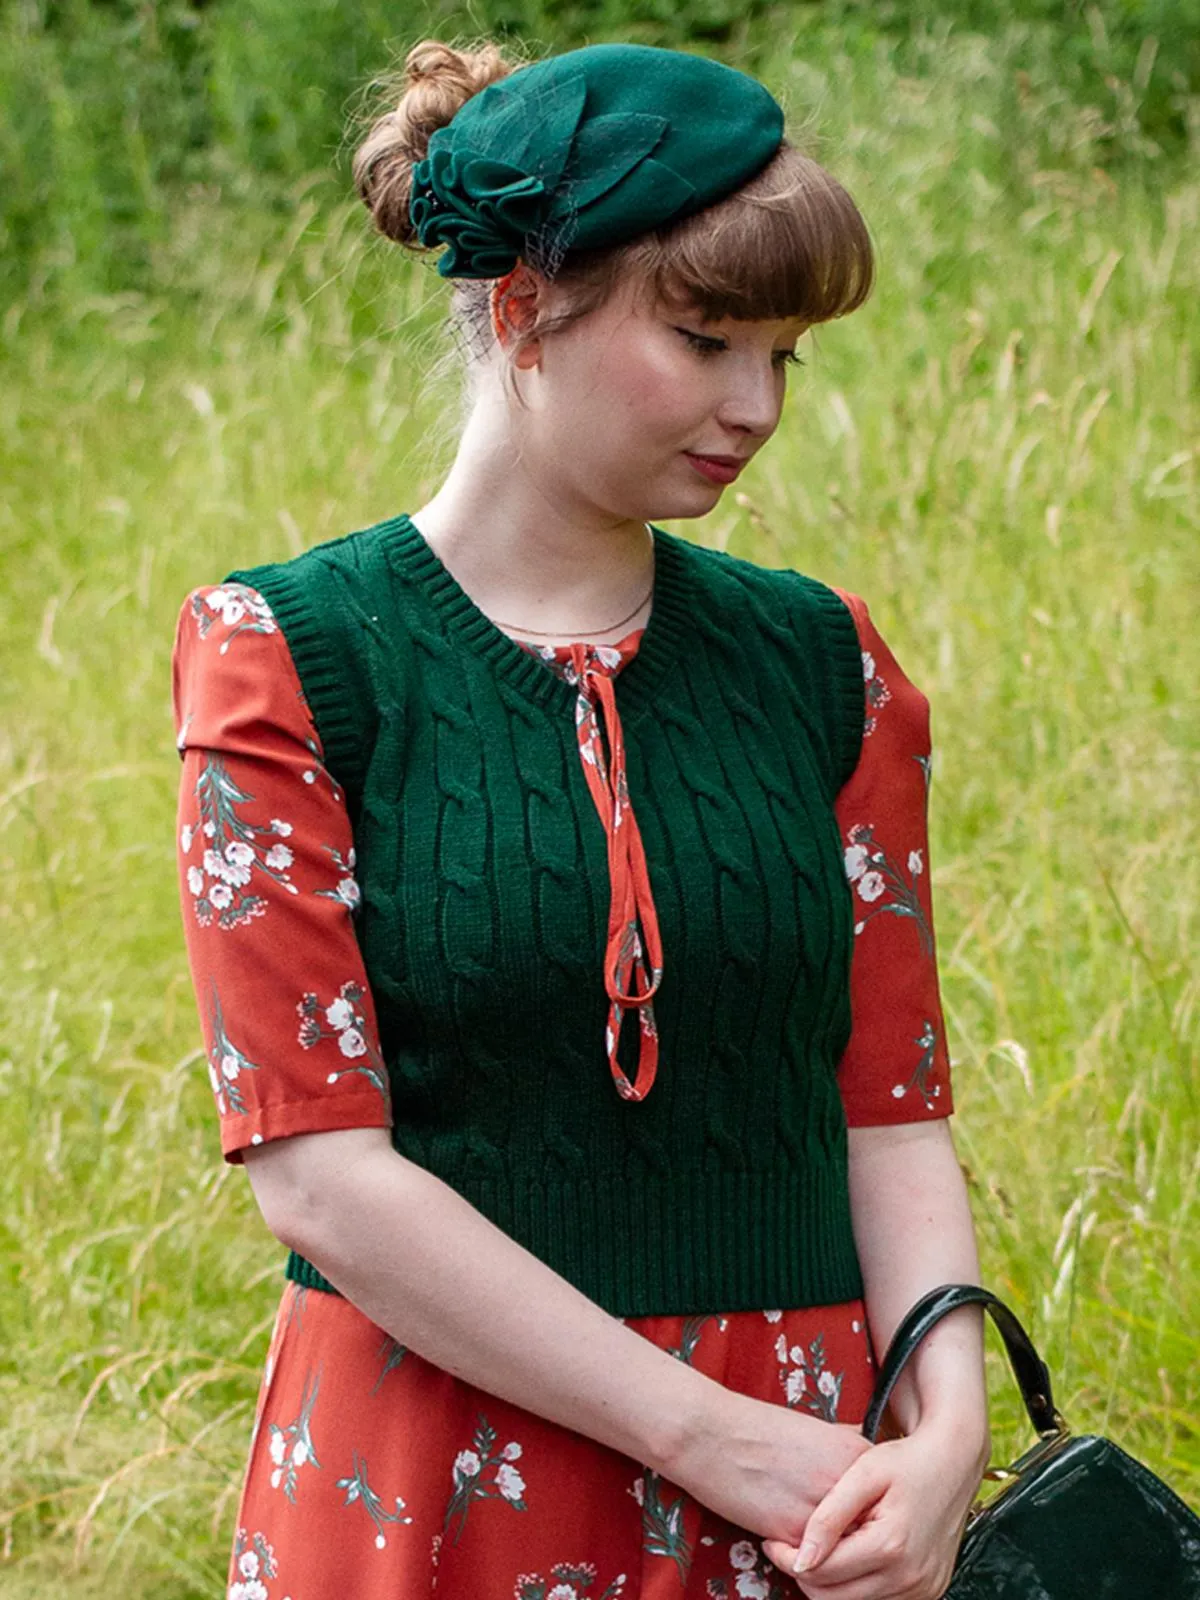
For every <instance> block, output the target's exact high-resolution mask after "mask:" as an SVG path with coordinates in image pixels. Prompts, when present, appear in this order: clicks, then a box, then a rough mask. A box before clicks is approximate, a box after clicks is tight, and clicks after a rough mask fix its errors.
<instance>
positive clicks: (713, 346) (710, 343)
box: [675, 328, 726, 356]
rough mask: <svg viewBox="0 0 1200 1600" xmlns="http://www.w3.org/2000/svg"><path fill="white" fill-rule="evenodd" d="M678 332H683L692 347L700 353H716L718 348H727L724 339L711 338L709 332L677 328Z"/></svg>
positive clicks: (706, 354)
mask: <svg viewBox="0 0 1200 1600" xmlns="http://www.w3.org/2000/svg"><path fill="white" fill-rule="evenodd" d="M675 332H676V333H681V334H682V335H683V337H684V338H685V339H686V340H687V342H688V343H689V344H690V345H691V347H692V349H693V350H695V351H697V352H698V353H699V354H700V355H704V356H710V355H715V354H716V353H717V351H718V350H724V349H725V348H726V345H725V341H724V339H710V338H709V337H708V335H707V334H704V333H693V332H692V330H691V329H690V328H676V330H675Z"/></svg>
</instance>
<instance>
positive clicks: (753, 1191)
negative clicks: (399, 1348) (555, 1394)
mask: <svg viewBox="0 0 1200 1600" xmlns="http://www.w3.org/2000/svg"><path fill="white" fill-rule="evenodd" d="M653 531H654V541H655V550H656V557H655V586H654V601H653V609H652V613H651V616H650V620H649V622H648V624H647V626H646V630H645V633H644V634H643V637H642V643H641V646H640V649H639V651H638V653H637V655H636V656H635V657H634V658H633V660H632V661H631V662H630V663H629V664H628V665H627V666H626V667H625V668H623V669H622V671H621V672H620V673H619V674H618V676H617V677H616V679H615V692H616V701H617V707H618V710H619V713H620V717H621V724H622V727H623V729H624V736H625V755H626V767H627V773H628V782H629V793H630V798H631V801H632V804H633V809H634V813H635V815H636V817H637V820H638V824H639V826H640V828H641V833H642V838H643V841H644V844H645V849H646V858H647V862H648V865H649V872H650V882H651V887H652V890H653V894H654V902H655V906H656V908H657V912H658V919H659V926H660V929H661V934H662V944H663V967H664V971H663V977H662V982H661V985H660V987H659V990H658V993H657V995H656V997H655V1003H654V1004H655V1017H656V1022H657V1026H658V1031H659V1039H660V1056H659V1067H658V1076H657V1080H656V1082H655V1084H654V1087H653V1088H652V1089H651V1091H650V1093H649V1095H648V1096H647V1097H646V1099H645V1100H644V1101H640V1102H631V1101H625V1100H622V1099H621V1098H620V1096H619V1095H618V1094H617V1092H616V1089H615V1087H614V1084H613V1080H612V1077H611V1075H610V1073H609V1070H608V1063H607V1060H606V1057H605V1052H604V1027H605V1019H606V1012H607V1004H608V1001H607V996H606V994H605V990H604V981H603V975H602V974H603V957H604V945H605V934H606V929H607V923H608V910H609V876H608V863H607V851H606V841H605V835H604V830H603V828H602V827H601V825H600V820H599V818H598V817H597V815H596V810H595V804H594V802H593V800H592V797H591V794H590V792H589V790H588V788H587V782H586V779H585V776H584V772H583V769H582V764H581V762H580V758H579V751H578V746H577V743H576V729H575V702H576V690H575V688H574V687H573V686H572V685H571V684H569V683H567V682H566V681H565V680H563V679H562V678H560V677H559V676H558V675H557V674H556V673H555V672H554V671H553V670H552V668H551V667H549V666H548V665H547V664H546V663H545V662H544V661H542V660H541V659H540V658H539V657H537V656H535V655H533V654H532V653H530V652H529V651H527V650H525V649H524V648H522V646H520V645H519V644H517V643H516V642H515V641H514V640H512V639H510V638H509V637H508V636H507V635H506V634H505V633H503V632H502V631H501V629H499V628H497V627H496V626H495V624H494V623H492V622H491V620H490V619H489V618H488V617H487V616H486V615H485V614H484V613H483V612H482V611H481V610H480V609H479V608H478V606H476V605H475V603H474V602H473V601H472V600H471V598H470V596H469V595H467V593H466V592H465V591H464V590H463V589H462V588H461V587H460V585H459V584H458V582H457V581H456V580H455V579H454V578H453V576H452V575H451V574H450V572H449V571H448V569H447V568H446V567H445V566H444V565H443V564H442V562H441V560H440V559H439V557H438V556H437V555H436V554H435V553H434V551H433V549H432V548H431V547H430V545H429V544H428V543H427V542H426V540H425V539H424V538H423V536H422V535H421V533H420V532H419V531H418V529H417V528H416V527H415V525H414V524H413V523H412V522H410V521H409V520H408V518H407V517H405V516H398V517H394V518H390V519H388V520H387V521H384V522H381V523H378V524H376V525H375V526H373V527H370V528H366V529H362V530H360V531H358V532H356V533H351V534H349V535H347V536H345V537H343V538H340V539H334V540H331V541H329V542H328V543H325V544H321V545H318V546H316V547H315V548H314V549H312V550H309V551H307V552H306V553H305V554H303V555H301V556H298V557H296V558H295V559H293V560H290V561H286V562H283V563H278V564H274V565H268V566H261V567H256V568H252V569H249V570H243V571H240V572H235V573H232V574H230V579H229V580H227V581H239V582H243V583H248V584H250V585H252V586H253V587H254V588H255V589H257V590H258V591H259V592H260V593H261V594H262V595H263V596H264V597H265V598H266V600H267V601H268V603H269V604H270V606H271V608H272V610H273V612H274V614H275V617H276V620H277V621H278V623H279V625H280V627H281V628H282V630H283V634H284V636H285V638H286V640H287V643H288V646H289V648H290V650H291V653H292V656H293V659H294V660H295V663H296V668H297V671H298V673H299V676H300V681H301V684H302V686H303V689H304V692H305V695H306V697H307V699H308V702H309V705H310V707H311V710H312V713H313V716H314V718H315V720H316V724H317V728H318V730H319V733H320V736H321V741H322V745H323V749H324V756H325V761H326V764H327V766H328V768H329V770H330V771H331V773H332V774H333V775H334V776H335V777H336V778H337V779H338V781H339V782H340V783H341V784H342V786H343V787H344V789H345V791H346V800H347V805H348V807H349V811H350V818H351V822H352V825H353V829H354V837H355V847H356V850H357V868H356V876H357V878H358V881H359V885H360V887H361V890H362V901H361V906H360V908H359V911H358V913H357V920H356V929H357V935H358V940H359V944H360V946H361V949H362V953H363V958H364V961H365V965H366V970H367V975H368V978H369V980H370V983H371V988H372V992H373V995H374V999H375V1003H376V1007H377V1011H378V1018H379V1027H380V1034H381V1044H382V1049H383V1053H384V1057H385V1060H386V1062H387V1066H388V1071H389V1074H390V1079H391V1091H392V1105H393V1113H394V1117H395V1125H394V1130H393V1135H392V1137H393V1143H394V1145H395V1147H396V1149H397V1150H398V1151H399V1152H400V1153H401V1154H402V1155H404V1156H407V1157H408V1158H409V1159H410V1160H412V1161H415V1162H417V1163H418V1164H420V1165H421V1166H423V1167H426V1168H428V1170H429V1171H431V1172H433V1173H436V1174H437V1176H438V1177H440V1178H442V1179H443V1180H444V1181H445V1182H446V1183H448V1184H450V1185H451V1186H452V1187H453V1188H454V1189H456V1190H457V1191H458V1192H459V1193H460V1194H462V1195H463V1196H464V1197H465V1198H466V1199H467V1200H468V1201H469V1202H470V1203H471V1204H472V1205H474V1206H475V1207H476V1208H477V1209H478V1210H480V1211H482V1212H483V1213H484V1214H485V1215H486V1216H488V1217H490V1218H491V1219H492V1221H493V1222H494V1223H496V1224H497V1225H498V1226H499V1227H500V1228H502V1229H503V1230H504V1231H505V1232H506V1233H508V1234H510V1235H511V1236H512V1237H513V1238H514V1239H517V1240H518V1241H519V1242H520V1243H521V1244H523V1245H524V1246H525V1247H526V1248H527V1249H529V1250H531V1251H532V1252H533V1253H534V1254H535V1255H536V1256H538V1257H539V1258H540V1259H541V1260H543V1261H545V1262H547V1263H548V1264H549V1265H550V1266H551V1267H552V1268H554V1269H555V1271H557V1272H559V1273H560V1274H561V1275H562V1276H563V1277H565V1278H566V1279H567V1280H568V1281H569V1282H571V1283H573V1284H575V1285H576V1286H577V1287H578V1288H579V1289H581V1290H582V1291H583V1292H584V1293H585V1294H587V1295H589V1296H590V1297H591V1298H592V1299H594V1300H596V1301H597V1302H598V1303H599V1304H600V1305H602V1306H604V1307H605V1308H606V1309H607V1310H608V1311H610V1312H611V1313H613V1314H614V1315H617V1316H643V1315H651V1314H685V1313H686V1314H701V1313H711V1312H719V1311H737V1310H750V1309H754V1308H762V1307H772V1306H779V1307H783V1306H789V1307H795V1306H805V1305H819V1304H830V1303H835V1302H838V1301H842V1300H847V1299H851V1298H853V1297H855V1296H856V1295H858V1294H860V1293H861V1291H862V1279H861V1275H860V1271H859V1265H858V1258H857V1254H856V1251H855V1246H854V1238H853V1234H852V1231H851V1223H850V1206H849V1191H848V1182H847V1140H846V1124H845V1118H844V1115H843V1111H842V1106H841V1100H840V1097H839V1094H838V1088H837V1081H836V1070H837V1066H838V1062H839V1060H840V1058H841V1055H842V1053H843V1051H844V1050H845V1047H846V1044H847V1042H848V1040H849V1036H850V995H849V974H850V959H851V951H852V947H853V915H852V909H851V900H850V890H849V886H848V884H847V881H846V877H845V872H844V869H843V856H842V841H841V840H840V838H839V834H838V829H837V824H836V820H835V817H834V812H833V803H834V799H835V796H836V795H837V792H838V790H839V789H840V787H841V786H842V784H843V783H844V782H845V781H846V779H847V778H848V777H849V775H850V773H851V772H852V771H853V770H854V767H855V765H856V763H857V761H858V756H859V750H860V745H861V739H862V730H863V714H864V713H863V677H862V665H861V655H860V650H859V644H858V637H857V633H856V630H855V626H854V621H853V618H852V617H851V615H850V612H849V610H848V609H847V608H846V606H845V605H844V604H843V602H842V601H841V600H840V599H839V598H838V596H837V595H836V594H834V593H833V591H832V590H830V589H828V588H826V587H824V586H823V585H821V584H819V583H817V582H815V581H814V580H813V579H810V578H807V577H804V576H802V575H801V574H799V573H797V572H793V571H789V570H773V569H770V568H762V567H759V566H756V565H755V564H753V563H752V562H748V561H743V560H740V559H737V558H735V557H733V556H729V555H726V554H724V553H722V552H719V551H715V550H707V549H704V548H702V547H701V546H698V545H694V544H692V543H690V542H689V541H687V540H684V539H681V538H677V537H675V536H674V535H672V534H669V533H667V532H665V531H664V530H662V529H659V528H655V529H654V530H653ZM637 1044H638V1040H637V1020H636V1015H634V1016H627V1017H626V1019H625V1027H624V1030H623V1033H622V1038H621V1047H620V1060H621V1064H622V1065H623V1066H624V1067H625V1069H626V1071H627V1072H628V1073H629V1075H630V1076H631V1077H632V1076H633V1075H634V1070H635V1066H636V1059H637ZM401 1220H402V1219H397V1221H398V1223H400V1222H401ZM288 1270H289V1274H290V1276H291V1277H293V1278H294V1279H297V1280H298V1281H300V1282H302V1283H307V1284H310V1285H313V1286H315V1287H318V1288H326V1289H329V1288H331V1286H330V1285H329V1284H328V1283H327V1282H326V1281H325V1280H324V1279H323V1278H322V1277H320V1275H319V1274H318V1273H317V1272H316V1271H315V1269H314V1268H313V1267H312V1266H311V1265H310V1264H309V1263H307V1262H305V1261H303V1260H301V1259H300V1258H299V1257H297V1256H294V1255H293V1257H292V1259H291V1261H290V1262H289V1268H288Z"/></svg>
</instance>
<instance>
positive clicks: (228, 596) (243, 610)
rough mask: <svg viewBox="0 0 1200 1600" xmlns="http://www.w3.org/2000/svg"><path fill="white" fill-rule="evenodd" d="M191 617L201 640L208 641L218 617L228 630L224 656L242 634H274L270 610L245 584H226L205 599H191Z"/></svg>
mask: <svg viewBox="0 0 1200 1600" xmlns="http://www.w3.org/2000/svg"><path fill="white" fill-rule="evenodd" d="M192 615H193V617H195V619H196V627H197V630H198V631H199V634H200V637H201V638H202V639H207V637H208V635H209V633H210V632H211V630H212V627H213V624H214V623H215V622H216V620H217V618H218V617H219V618H220V620H221V621H222V623H224V625H225V627H226V628H228V629H229V632H228V634H227V636H226V637H225V638H224V639H222V641H221V649H220V653H221V655H224V654H225V652H226V651H227V650H228V649H229V646H230V644H231V643H232V641H233V640H234V639H235V638H236V637H237V636H238V634H239V633H275V632H276V631H277V630H276V624H275V619H274V616H273V615H272V613H271V608H270V606H269V605H268V604H267V602H266V601H265V600H264V599H263V597H262V595H260V594H259V593H258V591H257V590H256V589H251V588H250V587H249V585H248V584H244V583H226V584H222V585H220V587H218V588H216V589H210V590H209V591H208V593H207V594H206V595H204V596H201V595H199V594H194V595H193V596H192Z"/></svg>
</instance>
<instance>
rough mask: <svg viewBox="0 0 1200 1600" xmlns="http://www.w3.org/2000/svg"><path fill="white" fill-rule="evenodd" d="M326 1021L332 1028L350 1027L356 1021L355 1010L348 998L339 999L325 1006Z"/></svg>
mask: <svg viewBox="0 0 1200 1600" xmlns="http://www.w3.org/2000/svg"><path fill="white" fill-rule="evenodd" d="M325 1021H326V1022H327V1023H328V1024H329V1026H330V1027H331V1028H348V1027H349V1026H350V1024H351V1023H352V1022H353V1021H354V1010H353V1007H352V1006H351V1004H350V1002H349V1001H348V1000H342V999H337V1000H335V1001H334V1002H333V1004H332V1005H331V1006H326V1007H325Z"/></svg>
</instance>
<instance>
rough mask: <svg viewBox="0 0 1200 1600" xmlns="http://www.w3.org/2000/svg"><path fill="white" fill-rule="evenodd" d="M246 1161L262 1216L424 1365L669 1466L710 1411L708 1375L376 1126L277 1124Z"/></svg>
mask: <svg viewBox="0 0 1200 1600" xmlns="http://www.w3.org/2000/svg"><path fill="white" fill-rule="evenodd" d="M246 1166H247V1170H248V1172H249V1174H250V1180H251V1183H252V1185H253V1187H254V1191H255V1195H256V1197H257V1199H258V1201H259V1204H260V1206H261V1208H262V1211H263V1215H264V1217H265V1218H266V1221H267V1224H268V1226H269V1227H270V1228H271V1230H272V1232H274V1233H275V1234H276V1235H277V1237H279V1238H280V1239H281V1240H282V1241H283V1242H284V1243H285V1244H287V1245H289V1246H290V1247H291V1248H293V1249H295V1250H296V1251H298V1252H299V1253H300V1254H301V1255H302V1256H304V1257H305V1259H306V1260H308V1261H311V1262H312V1264H313V1265H314V1266H315V1267H316V1268H317V1270H318V1271H319V1272H321V1273H322V1274H324V1276H325V1277H327V1278H328V1279H329V1281H330V1282H331V1283H332V1284H334V1285H335V1287H336V1288H338V1289H339V1290H340V1291H341V1292H342V1293H343V1294H344V1295H345V1296H346V1298H347V1299H348V1300H350V1301H351V1302H352V1303H353V1304H354V1305H356V1306H357V1307H358V1308H359V1309H360V1310H361V1311H362V1312H363V1313H364V1314H365V1315H366V1316H367V1317H369V1318H370V1319H371V1321H372V1322H374V1323H375V1324H376V1325H377V1326H378V1327H380V1328H382V1329H383V1330H384V1331H385V1332H387V1333H389V1334H391V1335H392V1337H393V1338H395V1339H396V1340H398V1341H399V1342H400V1343H401V1344H403V1345H405V1346H407V1347H408V1348H409V1349H410V1350H413V1351H415V1352H416V1353H417V1354H418V1355H420V1356H423V1357H424V1358H425V1359H426V1360H428V1361H430V1362H432V1363H433V1364H434V1365H436V1366H438V1367H441V1368H443V1369H444V1370H445V1371H448V1372H451V1373H453V1374H454V1375H455V1376H456V1377H459V1378H462V1379H465V1380H466V1381H467V1382H469V1383H473V1384H476V1385H477V1386H478V1387H480V1388H483V1389H486V1390H487V1391H488V1392H489V1393H492V1394H496V1395H498V1396H500V1397H501V1398H502V1399H505V1400H508V1401H510V1402H512V1403H513V1404H515V1405H519V1406H523V1407H525V1408H526V1409H527V1410H531V1411H534V1412H536V1413H537V1414H538V1415H539V1416H542V1417H546V1418H548V1419H549V1420H550V1421H553V1422H558V1423H561V1424H563V1425H564V1426H566V1427H569V1428H573V1429H575V1430H576V1431H578V1432H580V1433H583V1434H586V1435H587V1436H588V1437H589V1438H592V1439H596V1440H598V1441H599V1442H600V1443H602V1444H607V1445H609V1446H611V1447H612V1448H613V1449H616V1450H619V1451H621V1452H623V1453H624V1454H626V1455H629V1456H632V1457H633V1458H634V1459H635V1460H638V1461H641V1462H643V1463H645V1464H646V1465H648V1466H652V1467H655V1468H656V1469H658V1470H661V1471H662V1472H664V1473H665V1474H666V1475H667V1476H670V1475H671V1473H672V1470H673V1464H674V1463H676V1462H677V1461H679V1460H681V1459H682V1458H683V1456H684V1454H685V1453H687V1454H691V1453H694V1452H695V1450H696V1448H697V1445H698V1444H699V1443H702V1441H703V1439H704V1437H705V1435H706V1430H707V1429H708V1428H709V1427H710V1426H716V1413H717V1410H718V1408H719V1399H720V1396H721V1395H722V1393H723V1391H722V1390H721V1387H720V1385H719V1384H716V1383H715V1382H714V1381H713V1380H712V1379H710V1378H707V1377H705V1376H704V1375H703V1374H702V1373H699V1372H696V1371H695V1370H693V1369H692V1368H691V1367H689V1366H687V1365H686V1364H685V1363H684V1362H681V1361H678V1360H676V1359H675V1357H673V1356H671V1355H669V1354H668V1353H667V1352H666V1351H664V1350H662V1349H659V1348H658V1347H657V1346H656V1345H654V1344H652V1343H651V1342H650V1341H649V1340H648V1339H644V1338H643V1337H642V1336H641V1335H640V1334H638V1333H636V1332H635V1331H634V1330H633V1329H631V1328H627V1327H626V1326H625V1325H624V1323H623V1322H621V1320H620V1319H619V1318H616V1317H613V1316H611V1315H609V1313H608V1312H607V1311H605V1310H603V1309H602V1308H601V1307H600V1306H598V1305H596V1303H595V1302H594V1301H592V1300H590V1299H588V1298H587V1296H586V1295H584V1294H581V1293H580V1292H579V1291H578V1290H577V1289H575V1288H574V1287H573V1286H572V1285H571V1284H569V1283H568V1282H567V1281H566V1280H565V1279H564V1278H562V1277H560V1276H559V1275H558V1274H557V1273H556V1272H554V1271H553V1270H552V1269H551V1268H550V1267H548V1266H547V1265H546V1264H545V1263H544V1262H542V1261H540V1260H539V1259H538V1258H537V1257H536V1256H534V1255H533V1254H531V1253H530V1252H529V1251H527V1250H525V1249H524V1248H523V1247H522V1246H521V1245H519V1244H518V1243H517V1242H516V1241H515V1240H513V1239H512V1238H511V1237H510V1236H509V1235H508V1234H506V1233H504V1232H503V1231H502V1230H501V1229H499V1228H497V1227H495V1226H494V1225H493V1224H492V1223H491V1222H490V1221H489V1220H488V1219H487V1218H486V1217H484V1216H483V1215H482V1213H480V1212H479V1211H477V1210H476V1209H475V1208H474V1207H473V1206H471V1205H470V1204H469V1203H468V1202H467V1201H466V1200H464V1199H463V1198H462V1196H461V1195H459V1194H458V1193H457V1192H456V1191H455V1190H454V1189H452V1188H450V1186H449V1185H447V1184H445V1183H443V1182H442V1181H441V1180H440V1179H439V1178H437V1177H435V1176H434V1175H433V1174H432V1173H430V1172H427V1171H426V1170H425V1169H424V1168H422V1167H420V1166H417V1165H415V1164H414V1163H412V1162H410V1161H407V1160H405V1159H404V1158H403V1157H402V1156H400V1155H398V1154H397V1153H396V1152H395V1151H394V1150H393V1149H392V1147H391V1143H390V1140H389V1137H388V1135H387V1133H386V1132H385V1131H384V1130H382V1129H377V1128H371V1129H369V1128H355V1129H347V1130H346V1131H344V1132H331V1133H319V1134H309V1135H300V1136H298V1137H296V1138H293V1139H282V1140H278V1141H275V1142H273V1143H271V1144H267V1145H263V1146H261V1147H259V1148H257V1149H254V1150H248V1151H247V1152H246Z"/></svg>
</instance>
